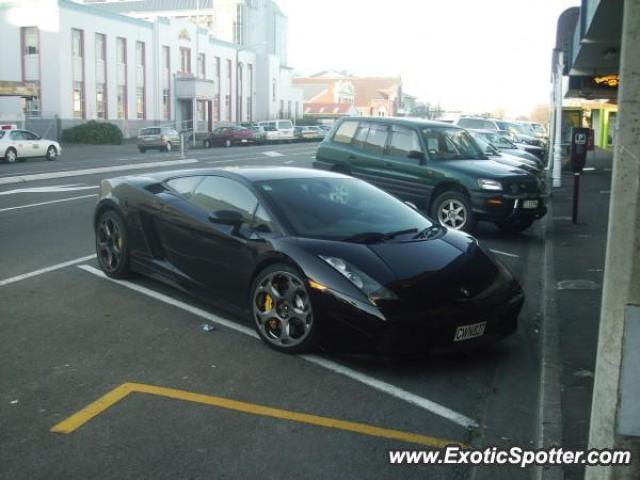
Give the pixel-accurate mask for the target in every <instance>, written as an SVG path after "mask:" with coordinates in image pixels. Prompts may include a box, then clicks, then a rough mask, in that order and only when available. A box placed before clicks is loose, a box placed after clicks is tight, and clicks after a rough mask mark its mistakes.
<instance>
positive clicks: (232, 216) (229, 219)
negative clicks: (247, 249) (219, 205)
mask: <svg viewBox="0 0 640 480" xmlns="http://www.w3.org/2000/svg"><path fill="white" fill-rule="evenodd" d="M209 220H210V221H211V222H213V223H218V224H221V225H231V226H233V227H236V228H238V227H239V226H240V225H242V222H243V221H244V218H242V214H241V213H240V212H238V211H236V210H215V211H213V212H211V213H210V214H209Z"/></svg>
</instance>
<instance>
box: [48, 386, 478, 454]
mask: <svg viewBox="0 0 640 480" xmlns="http://www.w3.org/2000/svg"><path fill="white" fill-rule="evenodd" d="M131 393H146V394H148V395H156V396H159V397H164V398H171V399H174V400H183V401H185V402H192V403H199V404H202V405H210V406H212V407H218V408H224V409H226V410H233V411H236V412H242V413H248V414H250V415H257V416H261V417H271V418H277V419H280V420H288V421H290V422H297V423H305V424H307V425H314V426H317V427H324V428H332V429H335V430H342V431H346V432H353V433H358V434H360V435H367V436H370V437H378V438H385V439H389V440H399V441H401V442H408V443H414V444H418V445H424V446H427V447H433V448H444V447H446V446H447V445H460V446H461V447H467V445H465V444H463V443H461V442H457V441H453V440H445V439H442V438H436V437H430V436H426V435H419V434H417V433H410V432H403V431H401V430H393V429H389V428H383V427H376V426H374V425H369V424H366V423H359V422H350V421H345V420H339V419H337V418H331V417H321V416H318V415H310V414H308V413H300V412H293V411H291V410H282V409H280V408H273V407H267V406H264V405H258V404H255V403H248V402H241V401H238V400H231V399H228V398H223V397H214V396H211V395H202V394H199V393H194V392H187V391H184V390H177V389H175V388H166V387H158V386H155V385H146V384H142V383H123V384H122V385H120V386H119V387H116V388H114V389H113V390H111V391H110V392H109V393H107V394H106V395H104V396H102V397H100V398H99V399H98V400H96V401H95V402H93V403H90V404H89V405H87V406H86V407H85V408H83V409H82V410H80V411H78V412H76V413H74V414H73V415H71V416H70V417H68V418H66V419H65V420H63V421H62V422H60V423H58V424H56V425H54V426H53V427H52V428H51V431H52V432H55V433H64V434H69V433H73V432H74V431H76V430H77V429H78V428H80V427H81V426H82V425H84V424H85V423H87V422H88V421H89V420H91V419H92V418H94V417H96V416H97V415H100V414H101V413H103V412H104V411H105V410H107V409H108V408H110V407H112V406H113V405H114V404H116V403H117V402H119V401H121V400H122V399H124V398H125V397H127V396H128V395H130V394H131Z"/></svg>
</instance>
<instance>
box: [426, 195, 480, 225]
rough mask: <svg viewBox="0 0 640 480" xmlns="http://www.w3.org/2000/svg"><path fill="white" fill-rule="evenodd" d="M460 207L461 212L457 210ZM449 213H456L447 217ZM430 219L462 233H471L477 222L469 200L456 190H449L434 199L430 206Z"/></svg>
mask: <svg viewBox="0 0 640 480" xmlns="http://www.w3.org/2000/svg"><path fill="white" fill-rule="evenodd" d="M460 207H462V210H458V209H459V208H460ZM449 211H453V212H457V213H455V216H454V215H453V214H451V215H449V213H448V212H449ZM431 218H433V219H434V220H435V221H436V222H437V223H439V224H440V225H442V226H445V227H447V228H450V229H452V230H462V231H463V232H472V231H473V229H474V228H475V226H476V223H477V221H478V219H477V217H476V215H475V213H473V210H472V209H471V203H470V202H469V198H468V197H467V196H466V195H465V194H464V193H462V192H460V191H457V190H449V191H446V192H443V193H441V194H440V195H438V196H437V197H436V199H435V200H434V201H433V203H432V204H431ZM460 218H462V220H460Z"/></svg>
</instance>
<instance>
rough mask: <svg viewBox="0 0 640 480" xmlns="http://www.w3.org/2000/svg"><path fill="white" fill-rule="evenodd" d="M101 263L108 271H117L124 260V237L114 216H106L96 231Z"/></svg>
mask: <svg viewBox="0 0 640 480" xmlns="http://www.w3.org/2000/svg"><path fill="white" fill-rule="evenodd" d="M96 240H97V244H98V255H99V256H100V264H101V265H102V266H103V267H104V268H105V270H107V271H108V272H115V271H116V270H117V269H118V267H119V266H120V264H121V262H122V252H123V248H124V238H123V236H122V232H121V231H120V226H119V225H118V223H117V222H116V221H115V220H114V219H113V217H112V216H110V215H107V216H105V217H104V218H103V219H102V220H101V221H100V224H99V225H98V229H97V232H96Z"/></svg>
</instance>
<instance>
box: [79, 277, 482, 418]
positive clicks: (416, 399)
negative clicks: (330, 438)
mask: <svg viewBox="0 0 640 480" xmlns="http://www.w3.org/2000/svg"><path fill="white" fill-rule="evenodd" d="M78 268H80V269H82V270H84V271H85V272H88V273H91V274H93V275H96V276H98V277H101V278H104V279H106V280H109V281H111V282H114V283H117V284H118V285H121V286H123V287H126V288H129V289H131V290H134V291H136V292H139V293H142V294H144V295H147V296H149V297H151V298H154V299H156V300H159V301H161V302H164V303H166V304H169V305H172V306H174V307H177V308H180V309H182V310H185V311H187V312H189V313H192V314H194V315H196V316H199V317H201V318H204V319H206V320H209V321H211V322H216V323H218V324H220V325H224V326H225V327H227V328H229V329H231V330H235V331H236V332H238V333H242V334H243V335H248V336H250V337H252V338H259V337H258V334H257V333H256V332H255V331H254V330H253V329H251V328H249V327H245V326H243V325H239V324H237V323H235V322H232V321H230V320H227V319H224V318H222V317H219V316H218V315H214V314H212V313H209V312H207V311H205V310H202V309H201V308H197V307H193V306H191V305H189V304H187V303H184V302H181V301H180V300H176V299H175V298H172V297H169V296H168V295H164V294H163V293H159V292H156V291H154V290H151V289H149V288H146V287H142V286H140V285H136V284H134V283H131V282H128V281H124V280H115V279H112V278H109V277H107V276H106V275H105V274H104V273H103V272H102V271H100V270H98V269H97V268H94V267H92V266H90V265H79V266H78ZM298 358H302V359H303V360H306V361H308V362H310V363H313V364H314V365H317V366H319V367H322V368H325V369H327V370H330V371H332V372H334V373H338V374H340V375H344V376H346V377H349V378H350V379H352V380H355V381H357V382H360V383H362V384H364V385H367V386H369V387H371V388H373V389H375V390H378V391H380V392H383V393H386V394H387V395H390V396H392V397H394V398H397V399H399V400H402V401H404V402H407V403H410V404H411V405H414V406H416V407H418V408H421V409H423V410H426V411H428V412H431V413H433V414H434V415H437V416H439V417H442V418H445V419H447V420H450V421H452V422H453V423H456V424H458V425H460V426H462V427H465V428H476V427H478V423H477V422H476V421H475V420H473V419H471V418H469V417H467V416H465V415H462V414H461V413H458V412H455V411H453V410H451V409H450V408H448V407H445V406H444V405H440V404H439V403H436V402H433V401H431V400H428V399H426V398H424V397H420V396H418V395H415V394H413V393H411V392H408V391H407V390H403V389H401V388H398V387H396V386H394V385H391V384H390V383H386V382H383V381H381V380H378V379H376V378H373V377H370V376H369V375H365V374H364V373H360V372H358V371H356V370H353V369H351V368H349V367H345V366H344V365H340V364H338V363H335V362H332V361H331V360H327V359H324V358H322V357H319V356H317V355H299V356H298Z"/></svg>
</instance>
